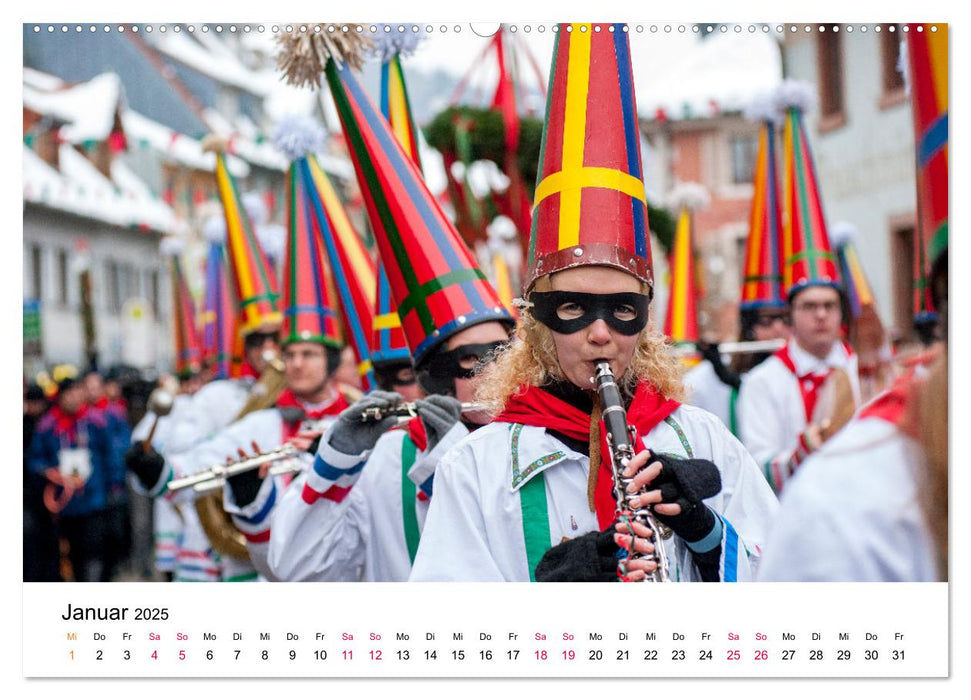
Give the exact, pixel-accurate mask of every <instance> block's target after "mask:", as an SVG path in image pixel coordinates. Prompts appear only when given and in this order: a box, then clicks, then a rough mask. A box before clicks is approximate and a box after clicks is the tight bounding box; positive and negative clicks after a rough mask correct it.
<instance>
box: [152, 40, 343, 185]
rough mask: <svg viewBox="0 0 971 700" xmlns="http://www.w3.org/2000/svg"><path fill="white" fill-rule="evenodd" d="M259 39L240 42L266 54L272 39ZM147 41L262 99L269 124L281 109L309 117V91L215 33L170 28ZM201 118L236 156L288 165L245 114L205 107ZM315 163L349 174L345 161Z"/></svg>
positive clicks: (275, 166)
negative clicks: (249, 59)
mask: <svg viewBox="0 0 971 700" xmlns="http://www.w3.org/2000/svg"><path fill="white" fill-rule="evenodd" d="M265 41H266V40H264V41H262V42H259V43H253V41H252V40H251V41H248V42H243V45H244V46H246V47H247V48H249V49H250V50H252V49H254V48H259V49H260V50H262V51H263V53H264V54H265V55H268V56H272V55H273V51H274V49H272V40H270V41H271V43H269V44H267V43H265ZM153 46H154V47H155V48H156V49H157V50H158V51H159V52H161V53H162V54H164V55H166V56H168V57H169V58H172V59H174V60H176V61H179V62H180V63H182V64H184V65H186V66H188V67H190V68H192V69H193V70H195V71H198V72H199V73H202V74H203V75H207V76H209V77H210V78H212V79H214V80H216V81H219V82H221V83H224V84H226V85H231V86H233V87H235V88H237V89H240V90H243V91H245V92H248V93H250V94H252V95H256V96H258V97H260V98H262V99H263V112H264V114H265V116H266V118H267V121H268V122H270V123H274V122H276V121H277V120H278V119H280V118H281V117H283V116H285V115H287V114H300V115H305V116H310V115H313V114H314V112H315V111H316V110H317V99H316V94H315V92H314V91H312V90H303V89H300V88H296V87H293V86H292V85H288V84H287V83H286V82H285V81H283V79H282V77H281V75H280V73H279V72H278V71H277V70H276V68H275V66H274V65H273V63H272V62H270V63H268V64H267V67H265V68H260V69H252V68H249V67H247V66H246V65H244V64H243V62H242V61H241V60H240V58H239V56H238V55H237V53H236V52H235V51H234V50H233V48H232V47H231V45H230V44H229V43H228V42H227V41H226V40H225V39H223V38H221V37H219V36H218V35H217V34H213V33H211V32H199V33H196V34H194V35H192V36H187V35H186V34H183V33H174V32H172V33H168V34H166V35H164V36H163V35H158V36H157V37H156V40H155V41H154V43H153ZM202 118H203V119H204V120H205V122H206V124H207V125H208V126H209V128H210V130H211V131H212V132H213V133H216V134H220V135H224V136H227V138H230V140H231V150H232V152H234V153H235V154H237V155H238V156H239V157H240V158H243V159H245V160H247V161H249V162H250V163H253V164H256V165H259V166H261V167H264V168H267V169H270V170H279V171H284V170H286V169H287V168H288V167H289V166H290V161H289V160H287V159H286V158H285V157H284V156H283V155H282V154H281V153H280V152H279V151H278V150H277V148H276V146H275V145H274V144H273V143H272V142H271V141H270V140H269V139H261V138H259V137H260V135H261V129H260V127H259V126H258V125H257V124H254V123H253V122H252V120H250V119H249V118H248V117H247V116H246V115H243V114H240V115H236V116H235V117H233V118H232V119H229V118H227V117H226V116H225V115H223V114H220V113H219V112H218V111H216V110H214V109H211V108H209V109H206V110H204V112H203V115H202ZM319 162H320V165H321V167H322V168H323V169H324V170H325V171H327V172H328V173H330V174H332V175H335V176H337V177H341V178H345V179H347V178H351V177H353V176H354V169H353V166H352V165H351V163H350V161H346V160H343V159H339V158H334V157H331V156H327V155H324V154H321V155H320V157H319Z"/></svg>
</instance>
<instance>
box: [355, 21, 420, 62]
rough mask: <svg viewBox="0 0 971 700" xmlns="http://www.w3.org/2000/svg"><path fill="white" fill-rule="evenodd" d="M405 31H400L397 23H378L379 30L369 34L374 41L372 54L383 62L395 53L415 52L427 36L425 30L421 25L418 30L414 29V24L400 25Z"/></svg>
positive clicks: (403, 54)
mask: <svg viewBox="0 0 971 700" xmlns="http://www.w3.org/2000/svg"><path fill="white" fill-rule="evenodd" d="M400 26H402V27H403V28H404V31H398V27H399V25H397V24H378V25H376V27H377V31H376V32H375V33H374V34H369V35H368V36H369V37H370V38H371V40H372V41H373V42H374V46H373V48H372V49H371V51H370V55H371V56H373V57H375V58H377V59H380V60H381V62H382V63H383V62H385V61H389V60H391V59H392V58H394V56H395V54H398V55H401V56H408V55H410V54H412V53H414V52H415V50H416V49H417V48H418V44H420V43H421V41H422V39H424V38H425V30H424V28H423V27H421V26H419V27H418V31H417V32H416V31H414V30H413V29H412V26H414V25H408V24H404V25H400Z"/></svg>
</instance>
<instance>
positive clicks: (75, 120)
mask: <svg viewBox="0 0 971 700" xmlns="http://www.w3.org/2000/svg"><path fill="white" fill-rule="evenodd" d="M31 73H32V74H33V75H31V76H30V77H31V78H32V79H33V81H34V82H35V83H37V82H45V81H43V80H41V81H38V80H37V78H38V75H43V74H38V72H37V71H31ZM26 77H27V75H26V71H25V80H24V106H25V107H29V108H30V109H32V110H34V111H35V112H38V113H40V114H45V115H50V116H52V117H55V118H57V119H59V120H61V121H64V122H67V124H66V125H65V126H64V127H62V128H61V130H60V136H61V138H63V139H65V140H66V141H70V142H72V143H81V142H83V141H87V140H93V141H104V140H105V139H107V138H108V135H109V134H110V133H111V129H112V127H113V126H114V122H115V115H116V114H117V113H118V110H119V106H120V102H121V96H122V87H121V81H120V80H119V78H118V76H117V75H115V74H114V73H102V74H101V75H98V76H95V77H94V78H92V79H91V80H89V81H87V82H85V83H79V84H77V85H73V86H70V87H66V86H65V84H64V83H61V84H60V85H59V86H58V85H55V84H54V83H53V82H52V81H46V85H47V87H46V89H39V88H38V87H34V86H32V85H30V84H28V83H27V80H26Z"/></svg>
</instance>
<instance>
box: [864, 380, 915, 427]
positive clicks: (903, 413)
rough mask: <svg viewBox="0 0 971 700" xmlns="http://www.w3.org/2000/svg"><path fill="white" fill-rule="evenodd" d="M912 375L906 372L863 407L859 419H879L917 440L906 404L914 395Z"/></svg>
mask: <svg viewBox="0 0 971 700" xmlns="http://www.w3.org/2000/svg"><path fill="white" fill-rule="evenodd" d="M914 385H915V380H914V374H913V372H912V371H911V372H907V373H906V374H904V375H902V376H901V377H899V378H898V379H897V381H895V382H894V383H893V386H891V387H890V388H889V389H888V390H887V391H885V392H884V393H882V394H880V396H878V397H877V398H875V399H874V400H873V401H871V402H870V403H869V404H867V405H866V406H864V407H863V410H861V411H860V416H859V417H860V418H879V419H881V420H884V421H886V422H888V423H892V424H893V425H895V426H897V427H898V428H900V429H901V430H902V431H903V432H905V433H907V434H908V435H910V436H911V437H912V438H914V439H918V438H919V434H918V430H917V426H916V425H914V421H913V420H912V419H911V415H910V412H909V411H908V404H909V403H910V401H912V400H913V395H914Z"/></svg>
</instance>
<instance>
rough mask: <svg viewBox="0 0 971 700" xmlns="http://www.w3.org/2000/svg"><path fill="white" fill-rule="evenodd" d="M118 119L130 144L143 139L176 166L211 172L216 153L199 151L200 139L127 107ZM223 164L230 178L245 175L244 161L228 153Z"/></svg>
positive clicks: (247, 170) (246, 174)
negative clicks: (174, 129) (179, 131)
mask: <svg viewBox="0 0 971 700" xmlns="http://www.w3.org/2000/svg"><path fill="white" fill-rule="evenodd" d="M121 118H122V122H123V123H124V125H125V131H126V133H127V134H128V137H129V142H130V143H135V142H137V141H140V140H144V141H146V142H148V143H149V144H150V145H151V146H152V148H154V149H155V150H157V151H158V152H159V153H161V154H162V155H163V157H164V158H168V159H170V160H172V161H174V162H176V163H179V164H180V165H184V166H186V167H189V168H193V169H195V170H205V171H207V172H214V171H215V169H216V156H215V155H214V154H212V153H206V152H203V150H202V142H201V141H199V140H198V139H194V138H192V137H191V136H186V135H185V134H180V133H178V132H177V131H173V130H172V129H170V128H168V127H167V126H164V125H162V124H159V123H158V122H156V121H153V120H151V119H149V118H148V117H146V116H144V115H142V114H139V113H138V112H132V111H131V110H127V111H125V112H123V113H122V117H121ZM226 163H227V166H228V167H229V172H230V173H232V175H233V177H238V178H245V177H248V176H249V174H250V166H249V164H248V163H247V162H246V161H244V160H241V159H240V158H237V157H235V156H232V155H230V156H228V157H227V158H226Z"/></svg>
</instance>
